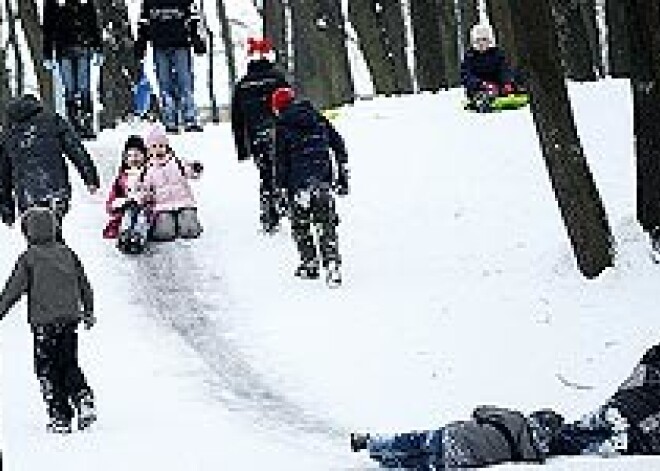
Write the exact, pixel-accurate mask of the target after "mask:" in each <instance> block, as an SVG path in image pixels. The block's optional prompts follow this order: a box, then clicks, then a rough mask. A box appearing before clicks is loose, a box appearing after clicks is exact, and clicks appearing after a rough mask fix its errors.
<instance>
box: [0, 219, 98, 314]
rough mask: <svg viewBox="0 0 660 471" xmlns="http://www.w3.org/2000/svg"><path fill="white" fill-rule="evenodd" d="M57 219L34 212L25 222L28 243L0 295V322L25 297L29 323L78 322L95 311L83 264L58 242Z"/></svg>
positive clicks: (24, 227) (24, 231) (71, 251)
mask: <svg viewBox="0 0 660 471" xmlns="http://www.w3.org/2000/svg"><path fill="white" fill-rule="evenodd" d="M56 224H57V222H56V219H55V217H54V216H53V213H52V212H51V211H50V210H48V209H43V208H36V209H31V210H30V211H28V213H27V214H26V215H25V217H24V218H23V223H22V229H23V233H24V234H25V236H26V238H27V240H28V248H27V250H26V251H25V252H23V253H22V254H21V255H20V257H19V258H18V261H17V262H16V265H15V266H14V271H13V272H12V274H11V276H10V277H9V280H8V281H7V283H6V285H5V288H4V290H3V291H2V293H0V319H2V318H3V317H4V316H5V315H6V314H7V312H8V311H9V310H10V309H11V308H12V306H13V305H14V304H15V303H16V302H17V301H18V300H19V299H20V298H21V297H22V296H23V294H27V296H28V322H29V323H30V324H31V325H47V324H53V323H61V322H77V321H79V320H81V319H82V318H84V317H87V316H91V315H92V314H93V311H94V297H93V292H92V287H91V285H90V284H89V280H88V279H87V276H86V275H85V271H84V269H83V266H82V264H81V263H80V260H79V259H78V257H77V256H76V254H75V253H74V252H73V250H71V249H70V248H69V247H67V246H66V245H64V244H63V243H61V242H58V241H56V237H55V232H56Z"/></svg>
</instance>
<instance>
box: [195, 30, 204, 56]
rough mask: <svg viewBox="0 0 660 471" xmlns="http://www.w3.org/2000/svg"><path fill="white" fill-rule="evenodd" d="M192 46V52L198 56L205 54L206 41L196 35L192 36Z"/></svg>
mask: <svg viewBox="0 0 660 471" xmlns="http://www.w3.org/2000/svg"><path fill="white" fill-rule="evenodd" d="M192 47H193V52H194V53H195V54H197V55H198V56H201V55H203V54H206V52H207V48H206V43H205V42H204V40H203V39H202V38H200V37H199V36H198V35H195V36H194V37H193V38H192Z"/></svg>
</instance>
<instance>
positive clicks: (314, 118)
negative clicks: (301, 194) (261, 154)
mask: <svg viewBox="0 0 660 471" xmlns="http://www.w3.org/2000/svg"><path fill="white" fill-rule="evenodd" d="M275 142H276V163H277V170H276V178H277V184H278V186H279V187H280V188H286V189H287V190H288V191H290V192H292V193H295V192H296V191H298V190H300V189H303V188H309V187H310V186H314V185H316V184H319V183H326V184H332V182H333V170H332V160H331V157H330V150H331V149H332V151H333V152H332V154H333V155H334V158H335V160H336V162H337V165H338V166H339V165H345V164H346V163H347V162H348V155H347V152H346V146H345V144H344V140H343V139H342V137H341V136H340V135H339V133H338V132H337V130H336V129H335V128H334V126H332V124H331V123H330V121H328V119H327V118H326V117H325V116H323V115H322V114H321V113H319V112H318V111H317V110H316V109H314V107H313V106H312V104H311V103H310V102H309V101H298V102H294V103H292V104H290V105H289V106H288V107H286V108H285V109H284V110H282V112H281V114H280V116H279V117H278V119H277V124H276V131H275Z"/></svg>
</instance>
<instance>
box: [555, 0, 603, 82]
mask: <svg viewBox="0 0 660 471" xmlns="http://www.w3.org/2000/svg"><path fill="white" fill-rule="evenodd" d="M551 3H552V6H553V12H554V20H555V28H556V30H557V37H558V39H559V49H560V51H561V57H562V61H563V64H564V69H565V72H566V76H567V77H568V78H570V79H572V80H575V81H578V82H587V81H593V80H596V66H595V64H594V61H593V54H592V51H591V43H590V41H589V33H588V28H587V26H586V25H585V23H584V17H583V15H582V11H581V8H582V7H581V2H580V1H578V0H551Z"/></svg>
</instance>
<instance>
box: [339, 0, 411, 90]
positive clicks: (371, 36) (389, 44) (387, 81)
mask: <svg viewBox="0 0 660 471" xmlns="http://www.w3.org/2000/svg"><path fill="white" fill-rule="evenodd" d="M348 16H349V19H350V21H351V23H352V24H353V27H354V28H355V31H356V32H357V35H358V38H359V41H360V48H361V49H362V52H363V53H364V58H365V60H366V62H367V67H368V68H369V71H370V72H371V77H372V79H373V82H374V88H375V90H376V93H379V94H385V95H391V94H400V93H412V91H413V85H412V76H411V74H410V69H409V68H408V64H407V60H406V55H405V28H404V26H405V25H404V22H403V11H402V8H401V2H400V0H350V1H349V3H348Z"/></svg>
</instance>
